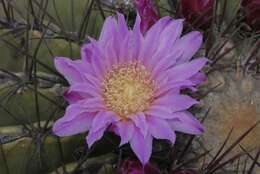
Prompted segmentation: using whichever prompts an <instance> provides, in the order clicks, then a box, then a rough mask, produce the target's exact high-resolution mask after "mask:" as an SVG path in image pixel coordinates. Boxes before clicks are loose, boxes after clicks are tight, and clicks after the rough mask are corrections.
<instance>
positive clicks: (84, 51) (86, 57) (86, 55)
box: [80, 42, 94, 63]
mask: <svg viewBox="0 0 260 174" xmlns="http://www.w3.org/2000/svg"><path fill="white" fill-rule="evenodd" d="M93 47H94V45H93V43H91V42H90V43H87V44H84V45H82V46H81V49H80V55H81V59H82V60H83V61H84V62H87V63H90V62H91V60H92V55H93Z"/></svg>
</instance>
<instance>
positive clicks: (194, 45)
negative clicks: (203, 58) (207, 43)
mask: <svg viewBox="0 0 260 174" xmlns="http://www.w3.org/2000/svg"><path fill="white" fill-rule="evenodd" d="M201 44H202V34H201V33H200V32H197V31H194V32H190V33H188V34H186V35H184V36H182V37H181V38H180V39H179V40H177V41H176V43H175V44H174V47H173V50H172V52H175V53H177V52H181V54H182V56H181V58H180V59H179V61H178V63H184V62H187V61H189V60H190V59H191V58H192V56H193V55H194V54H195V53H196V52H197V51H198V49H199V48H200V46H201ZM187 48H188V49H187Z"/></svg>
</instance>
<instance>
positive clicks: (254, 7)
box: [242, 0, 260, 30]
mask: <svg viewBox="0 0 260 174" xmlns="http://www.w3.org/2000/svg"><path fill="white" fill-rule="evenodd" d="M242 6H243V7H244V10H245V13H246V22H247V23H248V24H249V25H250V26H252V27H253V28H255V29H256V30H260V0H243V1H242Z"/></svg>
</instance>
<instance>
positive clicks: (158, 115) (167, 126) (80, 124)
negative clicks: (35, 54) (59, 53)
mask: <svg viewBox="0 0 260 174" xmlns="http://www.w3.org/2000/svg"><path fill="white" fill-rule="evenodd" d="M140 23H141V19H140V17H139V15H137V18H136V21H135V25H134V27H133V29H129V28H128V27H127V24H126V21H125V18H124V16H123V15H122V14H119V13H118V17H117V20H116V18H115V17H112V16H110V17H108V18H107V19H106V20H105V22H104V25H103V29H102V31H101V35H100V37H99V39H98V40H94V39H91V38H90V43H87V44H85V45H83V46H82V48H81V59H78V60H71V59H69V58H64V57H56V58H55V67H56V68H57V70H58V71H59V72H60V73H61V74H63V75H64V77H65V78H66V79H67V80H68V82H69V84H70V87H69V89H68V91H67V92H66V93H65V96H64V97H65V99H66V100H67V101H68V102H69V106H68V107H67V109H66V111H65V115H64V116H63V117H62V118H60V119H59V120H57V121H56V122H55V123H54V125H53V132H54V133H55V134H56V135H58V136H70V135H74V134H78V133H82V132H86V131H88V135H87V137H86V142H87V144H88V146H89V147H91V146H92V145H93V143H94V142H96V141H98V140H99V139H101V138H102V136H103V134H104V132H105V131H106V130H109V131H112V132H114V133H115V134H117V135H118V136H120V138H121V143H120V146H121V145H123V144H126V143H129V144H130V146H131V148H132V150H133V152H134V153H135V154H136V156H137V157H138V158H139V160H140V161H141V162H142V164H146V163H147V162H148V161H149V159H150V156H151V153H152V141H153V138H156V139H166V140H169V141H170V142H171V143H174V142H175V131H179V132H183V133H188V134H201V133H202V132H203V126H202V125H201V124H200V122H199V121H198V120H196V119H195V118H194V117H193V116H192V114H191V113H189V112H188V111H187V109H188V108H190V107H191V106H193V105H194V104H196V103H198V101H196V100H195V99H193V98H191V97H190V96H188V95H184V94H181V93H180V90H181V89H183V88H194V87H196V85H197V84H199V83H201V81H200V80H198V79H200V77H202V72H200V70H201V69H202V68H203V67H204V65H205V64H206V63H207V59H206V58H203V57H202V58H196V59H193V60H191V58H192V56H193V55H194V54H195V52H197V50H198V49H199V48H200V46H201V43H202V35H201V34H200V33H199V32H196V31H195V32H190V33H188V34H185V35H183V36H182V37H181V33H182V27H183V20H182V19H176V20H175V19H171V18H170V17H168V16H167V17H163V18H161V19H160V20H159V21H157V22H156V23H155V24H154V25H153V26H152V27H151V28H150V29H149V30H148V31H147V32H146V33H145V34H144V35H143V34H142V32H141V28H140ZM173 28H174V29H173Z"/></svg>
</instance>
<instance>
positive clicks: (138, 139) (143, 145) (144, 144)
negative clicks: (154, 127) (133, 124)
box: [130, 128, 153, 165]
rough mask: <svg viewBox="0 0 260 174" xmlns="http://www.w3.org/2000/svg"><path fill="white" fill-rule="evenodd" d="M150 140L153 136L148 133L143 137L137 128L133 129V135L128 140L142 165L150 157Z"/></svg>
mask: <svg viewBox="0 0 260 174" xmlns="http://www.w3.org/2000/svg"><path fill="white" fill-rule="evenodd" d="M152 142H153V138H152V136H151V135H150V134H147V135H146V137H144V136H143V135H142V133H141V132H140V130H139V129H137V128H136V129H135V130H134V134H133V137H132V139H131V140H130V146H131V148H132V150H133V151H134V153H135V154H136V156H137V157H138V159H139V160H140V161H141V163H142V164H143V165H145V164H146V163H147V162H148V161H149V159H150V157H151V154H152Z"/></svg>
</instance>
